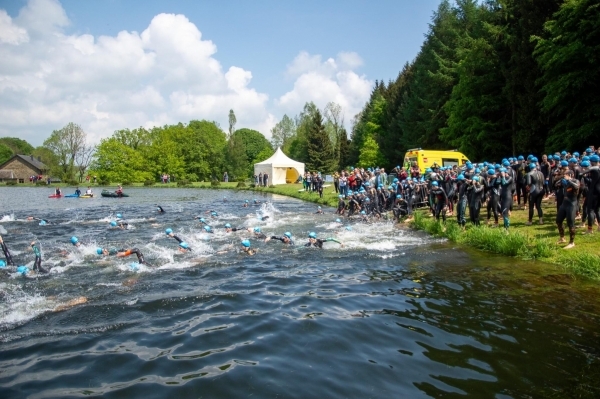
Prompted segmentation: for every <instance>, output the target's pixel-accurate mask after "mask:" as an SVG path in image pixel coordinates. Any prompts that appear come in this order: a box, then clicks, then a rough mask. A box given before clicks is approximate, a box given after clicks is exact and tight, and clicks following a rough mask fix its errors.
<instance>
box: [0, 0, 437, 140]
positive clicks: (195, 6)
mask: <svg viewBox="0 0 600 399" xmlns="http://www.w3.org/2000/svg"><path fill="white" fill-rule="evenodd" d="M438 3H439V0H418V1H416V0H413V1H408V0H396V1H376V2H366V1H354V0H353V1H327V2H318V1H302V2H300V1H297V2H292V1H229V2H218V1H168V2H167V1H154V0H153V1H143V2H138V1H117V0H104V1H97V0H87V1H77V0H63V1H60V2H58V1H57V0H29V1H22V0H20V1H9V2H6V1H4V2H1V3H0V58H4V59H5V61H0V81H2V80H4V82H9V83H4V84H0V107H2V108H4V109H5V111H4V112H2V111H0V135H1V136H4V135H11V136H15V135H18V136H23V137H24V138H26V139H27V140H29V141H30V142H32V143H33V144H35V145H39V144H41V143H42V142H43V140H44V139H45V138H46V137H47V136H48V135H49V134H50V132H51V131H52V129H58V128H60V127H62V126H63V125H64V124H66V123H67V122H69V121H73V122H76V123H79V124H81V125H82V126H83V127H84V129H85V130H86V132H88V135H89V136H90V139H91V140H92V141H97V140H99V139H100V138H102V137H107V136H109V135H110V134H111V133H112V132H113V131H114V130H115V129H119V128H125V127H128V128H134V127H137V126H146V127H150V126H152V125H161V124H164V123H175V122H179V121H182V122H187V121H188V120H190V119H202V118H206V119H209V120H217V121H218V122H220V123H221V125H222V126H225V124H226V122H225V121H226V120H227V114H228V111H229V108H233V109H234V110H235V111H236V115H238V128H239V127H251V128H256V129H258V130H260V131H261V132H262V133H264V134H266V135H267V136H268V134H269V129H270V127H272V125H273V124H274V123H276V122H277V121H278V120H279V119H280V118H281V116H282V115H283V114H284V113H288V114H290V115H295V114H297V113H299V112H300V111H301V108H302V104H304V102H306V101H311V100H314V101H315V102H316V103H317V105H318V106H320V107H323V106H324V105H325V104H326V103H327V102H328V101H335V102H338V103H339V104H341V105H342V106H343V108H344V111H345V116H346V121H347V122H349V121H350V120H351V118H352V116H353V115H354V114H355V113H356V112H357V111H358V110H360V107H361V105H362V104H363V103H364V101H366V99H367V98H368V93H369V91H370V87H372V84H373V82H374V81H375V79H385V80H389V79H394V78H395V77H396V76H397V74H398V72H399V70H400V69H401V68H402V66H403V64H404V63H406V62H409V61H411V60H412V59H413V58H414V57H415V56H416V54H417V52H418V51H419V48H420V46H421V44H422V42H423V37H424V34H425V33H426V32H427V29H428V23H429V22H430V20H431V16H432V14H433V12H434V10H435V9H436V7H437V5H438ZM171 14H173V15H171ZM176 16H178V17H176ZM2 32H4V33H2ZM123 32H125V33H126V35H123V34H122V33H123ZM134 32H136V33H135V34H134ZM144 32H146V33H144ZM120 33H121V34H120ZM119 35H120V36H119ZM180 45H181V47H180ZM49 49H52V51H49ZM136 55H138V56H137V57H136ZM9 60H15V61H14V62H11V61H9ZM18 65H26V67H24V68H21V67H18ZM121 79H122V80H121ZM6 107H8V108H6ZM11 110H12V111H13V112H10V111H11ZM11 114H12V115H13V116H11ZM5 118H8V120H5ZM15 132H17V133H20V134H16V133H15Z"/></svg>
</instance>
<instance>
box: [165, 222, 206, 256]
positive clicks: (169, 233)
mask: <svg viewBox="0 0 600 399" xmlns="http://www.w3.org/2000/svg"><path fill="white" fill-rule="evenodd" d="M206 227H208V228H209V229H210V226H204V228H205V230H206ZM165 234H166V235H167V236H168V237H171V238H174V239H175V240H177V242H178V243H179V250H180V251H182V252H184V251H191V250H192V248H191V247H190V246H189V245H188V244H187V243H186V242H185V241H183V240H182V239H181V238H179V237H178V236H176V235H175V233H173V230H172V229H170V228H169V229H166V230H165Z"/></svg>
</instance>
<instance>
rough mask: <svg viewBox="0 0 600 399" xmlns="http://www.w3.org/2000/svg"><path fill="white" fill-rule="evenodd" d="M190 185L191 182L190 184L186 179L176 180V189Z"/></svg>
mask: <svg viewBox="0 0 600 399" xmlns="http://www.w3.org/2000/svg"><path fill="white" fill-rule="evenodd" d="M191 184H192V182H190V181H189V180H188V179H181V180H177V187H187V186H190V185H191Z"/></svg>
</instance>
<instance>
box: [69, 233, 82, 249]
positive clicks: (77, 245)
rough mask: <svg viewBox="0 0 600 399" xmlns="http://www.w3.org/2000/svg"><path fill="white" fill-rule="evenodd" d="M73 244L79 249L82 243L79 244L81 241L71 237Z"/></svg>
mask: <svg viewBox="0 0 600 399" xmlns="http://www.w3.org/2000/svg"><path fill="white" fill-rule="evenodd" d="M71 244H73V246H74V247H79V246H81V243H80V242H79V239H78V238H77V237H75V236H73V237H71Z"/></svg>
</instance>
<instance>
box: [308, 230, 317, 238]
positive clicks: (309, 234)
mask: <svg viewBox="0 0 600 399" xmlns="http://www.w3.org/2000/svg"><path fill="white" fill-rule="evenodd" d="M308 238H317V233H315V232H314V231H311V232H310V233H308Z"/></svg>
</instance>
